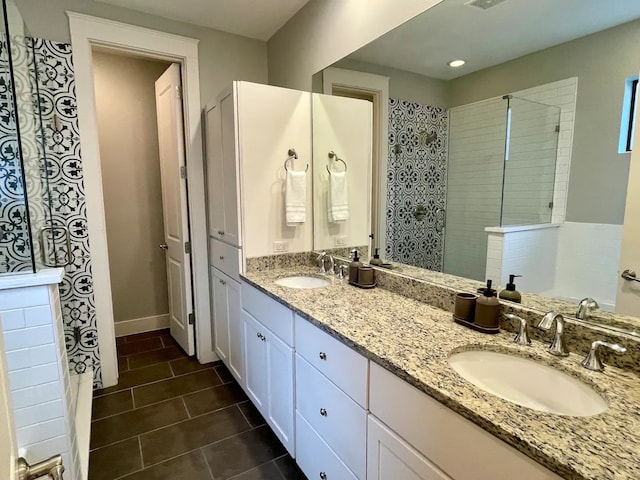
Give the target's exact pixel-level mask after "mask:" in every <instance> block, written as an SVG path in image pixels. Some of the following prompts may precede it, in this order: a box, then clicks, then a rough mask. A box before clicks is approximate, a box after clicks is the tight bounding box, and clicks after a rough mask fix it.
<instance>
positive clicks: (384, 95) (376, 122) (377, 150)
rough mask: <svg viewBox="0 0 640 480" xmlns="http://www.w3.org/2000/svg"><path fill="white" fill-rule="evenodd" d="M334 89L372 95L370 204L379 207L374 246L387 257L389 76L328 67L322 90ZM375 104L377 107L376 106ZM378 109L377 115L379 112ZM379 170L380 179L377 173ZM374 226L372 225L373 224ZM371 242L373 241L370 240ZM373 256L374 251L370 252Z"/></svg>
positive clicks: (323, 77) (327, 92) (329, 92)
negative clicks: (374, 136)
mask: <svg viewBox="0 0 640 480" xmlns="http://www.w3.org/2000/svg"><path fill="white" fill-rule="evenodd" d="M334 88H335V89H337V90H340V91H343V92H345V91H346V92H352V93H354V94H366V95H370V96H371V97H373V103H374V108H373V112H374V113H373V128H374V129H376V130H377V132H378V138H377V141H376V145H374V148H373V152H372V153H373V155H374V157H376V156H377V158H375V159H374V161H375V162H376V166H377V169H374V168H373V165H372V168H371V178H372V183H373V182H375V183H376V185H375V187H376V188H375V190H373V191H372V192H371V206H372V207H374V208H376V210H377V219H376V220H377V221H376V224H377V228H375V230H377V231H374V232H373V233H374V234H375V236H376V238H375V239H374V241H373V242H372V244H371V248H373V247H375V246H376V245H377V246H378V247H380V253H381V255H382V256H383V258H384V257H386V243H387V242H386V225H387V164H388V158H387V156H388V155H387V150H388V144H389V77H385V76H382V75H376V74H373V73H365V72H358V71H355V70H346V69H343V68H335V67H329V68H325V69H324V70H323V71H322V89H323V93H324V94H325V95H333V91H334ZM375 104H377V105H378V108H377V109H376V108H375ZM376 111H377V112H378V115H376ZM374 172H376V173H377V178H375V176H374ZM372 227H373V225H372ZM370 243H371V242H370ZM369 253H370V255H373V252H372V251H371V252H369Z"/></svg>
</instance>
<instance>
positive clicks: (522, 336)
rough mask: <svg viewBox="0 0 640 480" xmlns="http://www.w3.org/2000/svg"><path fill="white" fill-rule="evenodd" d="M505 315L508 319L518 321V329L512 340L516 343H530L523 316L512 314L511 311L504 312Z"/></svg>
mask: <svg viewBox="0 0 640 480" xmlns="http://www.w3.org/2000/svg"><path fill="white" fill-rule="evenodd" d="M505 317H507V318H508V319H509V320H514V321H516V322H520V331H519V332H518V334H517V335H516V336H515V337H514V338H513V341H514V342H515V343H517V344H518V345H531V339H530V338H529V329H528V327H527V321H526V320H525V319H524V318H520V317H519V316H517V315H512V314H511V313H506V314H505Z"/></svg>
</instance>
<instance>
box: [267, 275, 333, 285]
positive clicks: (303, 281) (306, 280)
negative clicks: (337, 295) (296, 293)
mask: <svg viewBox="0 0 640 480" xmlns="http://www.w3.org/2000/svg"><path fill="white" fill-rule="evenodd" d="M329 283H330V282H329V280H326V279H324V278H319V277H309V276H303V275H299V276H294V277H284V278H279V279H278V280H276V284H278V285H280V286H282V287H289V288H321V287H326V286H327V285H329Z"/></svg>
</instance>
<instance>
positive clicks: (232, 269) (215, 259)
mask: <svg viewBox="0 0 640 480" xmlns="http://www.w3.org/2000/svg"><path fill="white" fill-rule="evenodd" d="M209 257H210V260H209V261H210V262H211V265H213V266H214V267H216V268H217V269H218V270H220V271H222V272H224V273H226V274H227V275H229V276H230V277H231V278H233V279H234V280H236V281H238V282H239V281H240V261H241V260H240V249H239V248H238V247H233V246H231V245H227V244H226V243H224V242H221V241H220V240H217V239H215V238H211V237H209Z"/></svg>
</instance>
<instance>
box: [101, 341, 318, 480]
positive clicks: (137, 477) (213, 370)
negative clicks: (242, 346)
mask: <svg viewBox="0 0 640 480" xmlns="http://www.w3.org/2000/svg"><path fill="white" fill-rule="evenodd" d="M117 347H118V361H119V365H120V381H119V383H118V385H117V386H115V387H109V388H105V389H102V390H97V391H95V392H94V399H93V414H92V423H91V453H90V456H89V480H115V479H118V480H120V479H122V480H219V479H220V480H222V479H233V480H289V479H291V480H299V479H302V480H304V479H306V477H305V476H304V475H303V474H302V472H301V471H300V470H299V468H298V467H297V465H296V464H295V461H294V460H293V459H292V458H291V457H290V456H289V455H288V454H287V453H286V450H285V449H284V447H283V446H282V444H281V443H280V442H279V441H278V439H277V438H276V436H275V435H274V434H273V433H272V432H271V430H270V429H269V427H268V426H267V425H266V424H265V421H264V419H263V418H262V416H261V415H260V413H258V411H257V410H256V409H255V408H254V407H253V405H252V404H251V402H249V400H248V399H247V397H246V395H245V394H244V392H243V391H242V388H240V386H239V385H238V384H237V383H236V382H235V380H234V379H233V377H232V376H231V374H230V373H229V372H228V370H227V369H226V368H225V367H224V365H222V363H220V362H215V363H211V364H208V365H200V364H199V363H198V362H197V361H196V360H194V359H191V358H189V357H187V356H186V355H185V354H184V352H183V351H182V350H181V349H180V347H178V346H177V345H176V343H175V342H174V341H173V339H172V338H171V337H170V336H169V333H168V331H166V330H159V331H157V332H147V333H141V334H137V335H130V336H128V337H121V338H118V339H117Z"/></svg>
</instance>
